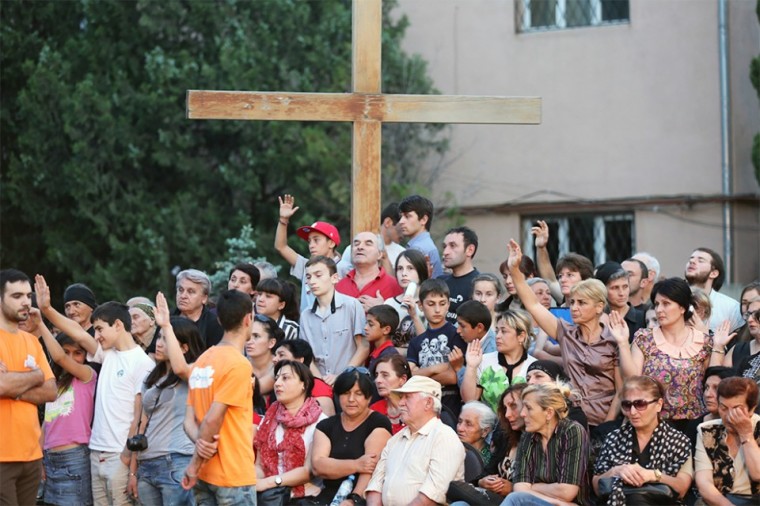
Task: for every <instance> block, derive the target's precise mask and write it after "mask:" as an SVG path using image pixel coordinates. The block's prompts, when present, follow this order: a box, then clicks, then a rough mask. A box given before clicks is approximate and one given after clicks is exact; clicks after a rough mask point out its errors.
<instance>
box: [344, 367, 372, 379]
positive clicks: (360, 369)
mask: <svg viewBox="0 0 760 506" xmlns="http://www.w3.org/2000/svg"><path fill="white" fill-rule="evenodd" d="M354 371H356V372H358V373H359V374H364V375H365V376H370V377H371V375H370V373H369V369H367V368H366V367H354V366H353V365H352V366H351V367H346V370H345V371H344V372H354Z"/></svg>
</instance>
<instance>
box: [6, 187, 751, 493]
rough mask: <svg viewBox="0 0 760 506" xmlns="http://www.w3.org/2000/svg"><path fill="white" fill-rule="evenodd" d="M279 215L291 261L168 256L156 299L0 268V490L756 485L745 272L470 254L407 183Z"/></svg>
mask: <svg viewBox="0 0 760 506" xmlns="http://www.w3.org/2000/svg"><path fill="white" fill-rule="evenodd" d="M297 211H298V207H297V206H296V205H295V199H294V197H293V196H291V195H284V196H283V197H281V198H280V207H279V219H278V223H277V229H276V234H275V248H276V250H277V251H278V252H279V254H280V255H281V256H282V258H283V259H284V260H285V261H286V262H287V263H288V264H289V265H290V266H291V268H290V276H291V277H292V278H295V279H294V280H292V279H291V278H289V277H287V276H278V274H277V270H276V269H275V268H274V267H273V266H272V265H271V264H268V263H266V262H261V263H259V264H239V265H236V266H235V267H234V268H233V269H232V270H231V271H230V273H229V282H228V286H227V289H226V290H224V291H222V292H221V293H218V294H212V293H211V292H212V290H211V283H210V280H209V277H208V276H207V275H206V274H205V273H204V272H203V271H201V270H198V269H186V270H183V271H182V272H180V273H179V274H178V275H177V277H176V294H175V298H174V306H175V307H174V309H173V310H172V309H170V302H169V300H167V297H165V296H164V294H162V293H160V292H159V293H157V294H156V295H151V296H146V295H148V293H147V292H146V293H144V294H135V297H132V298H131V299H129V300H127V301H125V302H120V301H110V302H105V303H102V304H98V303H97V298H96V296H95V294H94V293H93V291H92V290H90V288H88V287H87V285H86V284H84V283H81V282H79V283H74V284H72V285H70V286H69V287H67V288H66V289H65V291H64V295H63V300H64V306H63V311H62V312H61V311H59V310H58V309H56V308H55V307H53V305H52V304H51V287H49V286H48V284H47V281H46V280H45V278H44V276H43V275H40V274H36V276H34V278H30V277H29V276H27V275H26V274H25V273H23V272H21V271H18V270H16V269H4V270H2V271H0V304H1V308H2V312H1V313H2V314H1V316H0V504H19V505H30V504H35V503H36V504H54V505H64V504H65V505H71V504H78V505H79V504H81V505H91V504H96V505H125V504H144V505H146V506H152V505H186V504H189V505H193V504H197V505H217V504H218V505H232V504H249V505H255V504H259V505H265V506H266V505H277V506H280V505H288V504H296V505H303V506H309V505H331V506H332V505H337V506H354V505H360V506H361V505H365V504H366V505H385V506H397V505H398V506H406V505H430V504H456V505H459V506H461V505H467V504H469V505H481V504H483V505H540V506H543V505H568V504H576V505H591V504H609V505H625V504H629V505H632V504H706V505H729V504H760V446H759V445H760V423H758V422H760V415H758V414H757V413H756V411H757V409H758V383H759V382H760V282H757V281H755V282H753V283H750V284H748V285H747V286H746V287H745V288H744V289H743V290H742V292H741V300H740V301H737V300H734V299H732V298H731V297H728V296H727V295H725V294H723V293H721V292H720V289H721V287H722V286H723V282H724V281H725V269H724V266H723V262H722V259H721V258H720V255H718V254H717V253H716V252H715V251H713V250H712V249H709V248H706V247H698V248H696V249H695V250H694V251H693V253H692V254H691V256H690V258H689V259H688V260H687V261H686V264H685V269H684V272H683V273H680V272H679V273H673V274H678V275H677V276H671V277H669V276H668V275H665V274H664V273H661V272H660V266H659V263H658V262H657V259H656V258H655V257H654V256H652V255H651V254H648V253H644V252H639V253H637V254H635V255H633V256H632V257H630V258H627V259H616V261H608V262H605V263H603V264H601V265H598V266H594V265H593V263H592V262H591V260H589V259H588V258H585V257H583V256H582V255H578V254H576V253H568V254H566V255H564V256H562V257H561V258H559V259H558V261H557V262H556V264H555V265H552V262H551V259H550V257H549V253H548V250H547V245H548V243H549V228H548V226H547V225H546V223H544V222H538V223H537V224H536V226H535V227H534V228H533V230H532V232H533V235H534V237H535V246H536V259H535V261H534V259H531V258H529V257H527V256H525V255H523V254H522V250H521V248H520V245H519V244H518V243H517V242H515V241H514V240H510V241H509V242H508V245H507V248H506V252H505V260H504V262H503V263H502V264H501V266H500V269H499V273H498V274H494V273H481V272H479V271H478V269H477V268H476V267H475V265H474V258H475V256H476V253H477V249H478V236H477V234H476V232H475V231H473V230H471V229H470V228H468V227H464V226H462V227H456V228H452V229H450V230H449V231H448V232H447V233H446V234H445V238H444V240H443V243H442V245H441V249H440V250H439V248H438V247H437V246H436V244H435V243H434V241H433V240H432V238H431V236H430V232H429V231H430V226H431V224H432V219H433V214H434V213H433V211H434V210H433V205H432V203H431V202H430V201H429V200H428V199H426V198H424V197H422V196H419V195H412V196H409V197H407V198H405V199H404V200H402V201H401V202H400V203H398V204H395V203H394V204H390V205H388V206H387V207H386V208H385V209H384V210H383V212H382V216H381V220H380V227H379V230H380V233H376V232H375V231H363V232H360V233H358V234H356V236H355V237H353V238H352V241H351V244H350V245H349V246H348V248H345V250H344V251H343V253H342V254H341V252H340V250H339V248H340V246H341V238H340V234H339V232H338V230H337V228H336V227H335V226H333V225H332V224H330V223H326V222H322V221H318V222H316V223H313V224H311V225H306V226H301V227H300V228H298V229H297V230H296V234H297V236H298V237H299V238H301V239H303V240H304V241H306V242H307V243H308V250H309V257H308V258H307V257H305V256H302V255H300V254H299V253H297V252H296V250H294V249H293V248H292V247H291V246H290V245H289V242H288V229H289V226H290V223H291V221H292V220H294V219H296V218H297ZM402 238H403V239H404V240H405V246H402ZM79 281H86V280H79ZM294 281H296V282H294ZM297 282H300V288H299V286H298V283H297ZM146 290H149V287H146Z"/></svg>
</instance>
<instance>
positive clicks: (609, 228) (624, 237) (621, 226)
mask: <svg viewBox="0 0 760 506" xmlns="http://www.w3.org/2000/svg"><path fill="white" fill-rule="evenodd" d="M604 235H605V244H604V247H605V250H606V252H607V260H614V261H616V262H622V261H623V260H625V259H626V258H630V257H631V255H633V222H632V221H631V220H612V221H605V222H604Z"/></svg>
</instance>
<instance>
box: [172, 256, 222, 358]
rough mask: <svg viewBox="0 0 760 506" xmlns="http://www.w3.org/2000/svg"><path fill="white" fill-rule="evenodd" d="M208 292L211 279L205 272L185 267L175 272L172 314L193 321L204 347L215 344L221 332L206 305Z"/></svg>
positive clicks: (220, 336)
mask: <svg viewBox="0 0 760 506" xmlns="http://www.w3.org/2000/svg"><path fill="white" fill-rule="evenodd" d="M210 292H211V280H210V279H209V277H208V276H207V275H206V273H205V272H203V271H199V270H197V269H186V270H184V271H182V272H180V273H179V274H177V310H176V311H175V312H174V314H175V315H181V316H184V317H185V318H187V319H188V320H192V321H193V322H195V324H196V325H197V326H198V331H199V332H200V333H201V337H202V338H203V342H204V344H205V346H206V348H210V347H212V346H214V345H215V344H217V343H218V342H219V340H220V339H222V334H223V331H222V327H221V326H220V325H219V322H218V321H217V319H216V316H215V315H214V314H213V313H212V312H211V311H210V310H209V309H208V308H207V307H206V303H208V296H209V293H210Z"/></svg>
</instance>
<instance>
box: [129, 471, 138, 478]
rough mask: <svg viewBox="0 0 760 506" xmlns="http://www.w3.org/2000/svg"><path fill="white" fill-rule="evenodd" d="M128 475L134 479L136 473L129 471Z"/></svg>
mask: <svg viewBox="0 0 760 506" xmlns="http://www.w3.org/2000/svg"><path fill="white" fill-rule="evenodd" d="M129 475H130V476H134V477H135V478H137V473H133V472H131V471H130V473H129Z"/></svg>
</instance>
